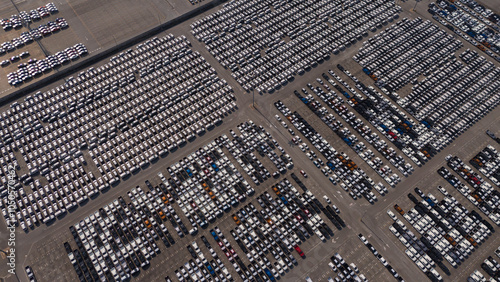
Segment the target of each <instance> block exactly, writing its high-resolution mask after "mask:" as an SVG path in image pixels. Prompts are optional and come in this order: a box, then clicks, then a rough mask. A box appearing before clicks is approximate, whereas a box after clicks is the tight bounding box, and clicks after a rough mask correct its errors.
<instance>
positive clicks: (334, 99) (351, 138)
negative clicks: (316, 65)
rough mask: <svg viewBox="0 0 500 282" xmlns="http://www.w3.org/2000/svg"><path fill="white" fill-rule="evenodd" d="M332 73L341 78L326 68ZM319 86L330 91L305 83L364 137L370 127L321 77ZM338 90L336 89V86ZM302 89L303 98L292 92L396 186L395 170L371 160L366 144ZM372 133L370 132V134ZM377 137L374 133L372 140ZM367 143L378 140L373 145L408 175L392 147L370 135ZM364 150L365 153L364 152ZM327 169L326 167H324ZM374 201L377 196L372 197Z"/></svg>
mask: <svg viewBox="0 0 500 282" xmlns="http://www.w3.org/2000/svg"><path fill="white" fill-rule="evenodd" d="M329 72H330V73H331V74H333V75H334V76H335V77H337V79H338V80H340V77H338V76H337V75H335V73H334V72H333V71H329ZM323 78H325V79H327V80H328V81H329V82H330V83H333V84H332V85H333V86H334V87H335V86H338V85H337V84H336V83H335V82H333V81H331V78H329V77H328V75H326V74H323ZM316 80H317V81H318V83H319V84H320V85H322V86H323V87H325V88H326V89H327V90H329V93H325V91H324V90H323V89H322V88H320V87H313V86H312V85H311V84H310V83H309V84H308V87H309V88H310V90H311V91H312V92H313V93H315V94H316V95H318V96H319V97H320V98H321V99H322V100H323V102H325V103H326V104H327V105H328V106H330V108H332V109H334V110H335V111H336V113H337V114H339V115H340V116H341V117H342V118H343V119H344V120H345V121H346V122H347V123H349V124H350V125H351V126H352V127H354V128H355V129H358V132H359V133H362V136H364V137H365V138H366V136H368V135H367V134H368V133H369V132H367V131H370V132H371V130H370V129H369V128H368V129H366V130H364V129H363V122H362V121H361V120H360V119H357V118H356V115H355V114H354V113H353V112H350V111H348V109H347V107H346V106H345V105H342V104H343V102H344V100H343V99H342V98H341V97H340V96H339V95H337V94H336V93H335V92H333V91H332V90H331V89H330V88H329V86H328V85H326V84H325V83H324V82H323V80H321V79H319V78H318V79H316ZM337 90H338V89H337ZM302 92H303V93H304V95H306V96H305V97H303V96H302V95H301V94H299V93H298V91H295V95H296V96H297V97H298V98H299V99H300V100H301V101H303V102H304V103H305V104H306V105H307V106H308V107H309V109H310V110H311V111H313V112H314V113H316V115H318V117H319V118H320V119H321V120H322V121H323V122H324V123H325V124H326V125H327V126H328V127H329V128H330V129H332V130H333V131H334V132H335V133H336V134H337V135H338V136H339V137H340V138H341V139H342V140H343V141H344V142H346V143H347V144H348V145H349V146H350V147H351V148H353V150H354V151H355V152H356V153H357V154H358V155H360V156H361V157H362V158H363V159H364V160H365V161H366V162H367V163H368V164H369V165H370V166H371V167H372V168H373V169H374V170H375V171H377V172H378V173H379V174H380V175H381V176H382V178H384V180H385V181H387V183H388V184H389V185H390V186H395V185H396V184H397V183H398V182H399V181H400V177H399V175H398V174H396V173H394V174H393V173H392V170H391V169H390V168H389V167H388V166H387V165H385V166H384V165H383V163H382V161H381V160H380V159H379V158H378V157H377V159H378V161H377V162H373V161H371V160H370V159H371V158H372V156H371V154H370V153H369V152H371V150H366V145H365V144H364V143H363V142H358V138H357V137H356V135H354V134H351V132H350V130H349V129H348V128H347V127H344V125H343V124H342V122H341V121H339V120H335V116H333V114H331V113H328V110H327V109H326V108H324V107H322V106H321V104H320V103H319V102H318V101H316V100H315V99H314V98H313V96H312V95H311V94H309V92H308V91H307V90H306V89H304V88H303V89H302ZM341 93H345V92H344V91H341ZM348 101H350V100H348ZM351 102H352V101H351ZM372 136H373V135H372ZM376 137H378V136H377V135H376V134H375V137H374V139H375V138H376ZM366 139H367V140H368V141H369V143H377V144H378V146H376V148H380V149H381V150H380V151H381V152H382V153H383V155H385V156H386V157H387V158H388V159H390V160H392V163H393V164H394V165H395V166H396V167H398V168H399V169H400V171H402V172H404V173H406V176H408V172H410V173H411V169H412V167H411V165H409V166H408V164H407V165H406V166H405V160H404V158H402V157H400V156H399V157H398V158H397V161H396V159H393V157H392V156H391V155H393V156H394V157H396V156H395V153H396V152H395V151H394V149H392V151H389V150H386V147H387V145H385V146H384V144H385V141H380V142H373V141H376V140H371V138H366ZM382 142H383V143H382ZM365 150H366V154H365V153H364V151H365ZM325 169H326V168H325ZM374 200H376V198H374Z"/></svg>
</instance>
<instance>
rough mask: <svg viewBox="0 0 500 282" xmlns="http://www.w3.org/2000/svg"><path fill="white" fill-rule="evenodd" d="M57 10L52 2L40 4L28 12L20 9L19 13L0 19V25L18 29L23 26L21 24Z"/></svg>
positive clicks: (4, 28) (8, 28) (7, 28)
mask: <svg viewBox="0 0 500 282" xmlns="http://www.w3.org/2000/svg"><path fill="white" fill-rule="evenodd" d="M57 12H59V10H57V7H56V5H55V4H54V3H47V5H45V6H40V7H38V8H36V9H33V10H31V11H29V12H26V11H21V12H19V15H12V16H11V17H10V18H8V19H1V20H0V25H1V26H2V27H3V30H11V29H18V28H21V27H22V26H23V24H28V23H30V22H34V21H39V20H41V19H42V18H45V17H48V16H50V15H51V14H55V13H57Z"/></svg>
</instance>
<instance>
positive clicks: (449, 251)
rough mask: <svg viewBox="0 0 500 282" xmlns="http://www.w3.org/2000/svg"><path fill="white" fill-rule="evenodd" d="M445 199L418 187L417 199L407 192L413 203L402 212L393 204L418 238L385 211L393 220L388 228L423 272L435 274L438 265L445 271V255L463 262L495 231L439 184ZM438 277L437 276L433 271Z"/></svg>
mask: <svg viewBox="0 0 500 282" xmlns="http://www.w3.org/2000/svg"><path fill="white" fill-rule="evenodd" d="M438 190H439V191H440V192H441V193H443V195H444V199H443V200H441V201H438V200H437V199H436V197H435V196H434V195H432V194H431V193H429V194H427V195H425V194H424V193H423V192H422V191H421V190H420V189H418V188H415V192H416V193H417V194H418V195H419V196H420V197H421V198H422V200H421V201H418V200H417V199H416V197H415V196H413V195H412V194H411V193H410V194H408V197H409V198H410V200H412V202H413V203H415V206H414V207H413V208H411V209H410V210H409V211H407V212H405V211H403V210H402V209H401V207H399V206H398V205H395V206H394V208H395V209H396V211H398V213H400V214H401V215H402V216H403V217H404V218H405V219H406V220H407V221H408V223H410V224H411V225H412V226H413V227H414V228H415V230H416V231H417V232H418V233H420V234H421V235H422V236H421V237H420V238H417V236H415V235H414V234H413V232H411V231H410V230H409V229H408V228H407V227H406V226H405V224H404V223H403V222H402V221H401V220H399V219H398V218H397V217H396V215H395V214H394V213H393V212H391V211H390V210H388V211H387V214H388V215H389V216H390V217H391V218H392V219H393V220H394V221H395V222H394V223H393V224H392V225H391V226H389V229H390V230H391V232H392V233H393V234H394V235H395V236H396V237H398V239H399V240H400V241H401V243H402V244H403V245H405V247H406V248H407V249H406V250H405V253H406V254H407V255H408V257H410V258H411V259H412V260H413V261H414V262H415V264H416V265H417V266H418V267H419V268H420V269H421V270H422V271H423V272H426V273H427V272H431V273H433V274H434V271H432V270H433V269H434V267H435V266H436V265H437V266H439V267H440V268H441V269H442V270H443V271H444V272H445V273H447V274H449V270H448V268H447V267H446V266H444V265H443V261H444V259H446V260H447V261H448V262H449V263H450V264H451V266H452V267H454V268H456V267H458V265H460V264H461V263H462V262H464V261H465V260H466V259H467V258H468V257H469V256H470V254H471V253H472V252H473V251H474V249H475V248H478V246H479V244H481V243H482V242H484V241H485V240H486V239H487V238H488V237H489V236H490V235H491V232H493V231H494V229H493V226H491V225H490V224H489V223H488V222H487V221H485V220H483V219H482V218H481V216H480V215H479V214H478V213H477V212H475V211H471V212H469V211H468V210H467V209H466V208H465V207H464V206H463V205H461V204H460V203H459V202H458V201H457V200H456V199H455V198H454V197H453V196H451V195H450V194H449V193H448V192H447V191H446V189H445V188H443V187H441V186H439V187H438ZM435 276H436V278H437V279H438V280H440V279H439V277H440V276H437V275H435Z"/></svg>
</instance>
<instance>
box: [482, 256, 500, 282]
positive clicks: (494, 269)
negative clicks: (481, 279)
mask: <svg viewBox="0 0 500 282" xmlns="http://www.w3.org/2000/svg"><path fill="white" fill-rule="evenodd" d="M481 268H482V269H483V270H484V271H485V272H486V273H488V275H489V276H491V278H493V279H498V278H499V277H500V263H498V261H497V260H496V259H494V258H493V257H492V256H489V257H488V258H486V259H485V260H484V261H483V263H481Z"/></svg>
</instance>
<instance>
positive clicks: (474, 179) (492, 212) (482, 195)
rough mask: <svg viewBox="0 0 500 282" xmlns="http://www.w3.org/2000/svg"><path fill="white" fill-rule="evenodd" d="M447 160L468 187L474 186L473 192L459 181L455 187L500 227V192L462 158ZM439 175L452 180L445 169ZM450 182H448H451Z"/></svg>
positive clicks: (449, 157) (453, 157)
mask: <svg viewBox="0 0 500 282" xmlns="http://www.w3.org/2000/svg"><path fill="white" fill-rule="evenodd" d="M446 159H447V163H448V166H449V167H450V168H451V169H452V170H453V171H455V172H456V173H457V174H459V175H460V177H462V178H463V179H464V180H465V181H466V182H467V184H468V185H470V186H472V190H471V189H469V187H468V186H466V185H465V184H462V183H461V182H460V181H458V182H456V183H455V185H459V186H461V187H460V189H459V188H457V189H459V191H460V192H461V193H462V194H463V195H464V196H465V197H467V199H469V201H471V202H472V203H473V204H474V205H475V206H477V207H478V208H479V210H481V211H482V212H483V213H484V214H485V215H487V216H488V217H489V218H490V219H491V220H492V221H493V222H494V223H495V224H497V225H500V209H499V207H500V192H498V191H497V190H496V189H495V188H493V186H492V185H491V184H489V183H488V182H486V181H484V179H483V178H482V177H481V176H480V175H479V174H478V173H476V172H474V171H473V170H472V168H471V167H469V166H468V165H466V164H465V163H464V162H463V161H462V160H461V159H460V158H458V157H456V156H448V157H447V158H446ZM438 173H439V174H440V175H442V176H443V177H445V178H447V177H448V179H450V180H451V179H452V178H451V177H450V175H451V173H450V172H449V171H448V170H447V169H445V168H443V167H442V168H440V169H439V170H438ZM450 180H448V181H449V182H450ZM450 183H452V182H450Z"/></svg>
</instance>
